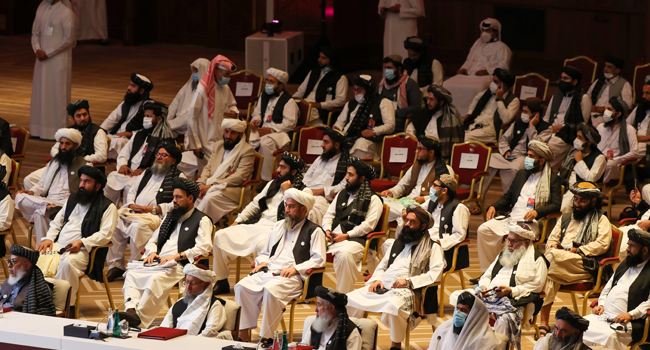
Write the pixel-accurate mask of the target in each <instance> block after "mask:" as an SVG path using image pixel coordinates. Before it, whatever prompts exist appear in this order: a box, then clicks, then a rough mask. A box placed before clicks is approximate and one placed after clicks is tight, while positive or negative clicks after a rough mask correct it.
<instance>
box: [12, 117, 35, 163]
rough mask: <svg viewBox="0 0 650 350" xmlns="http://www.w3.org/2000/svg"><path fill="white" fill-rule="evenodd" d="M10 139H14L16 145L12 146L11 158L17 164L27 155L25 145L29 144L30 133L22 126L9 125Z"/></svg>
mask: <svg viewBox="0 0 650 350" xmlns="http://www.w3.org/2000/svg"><path fill="white" fill-rule="evenodd" d="M9 127H10V128H11V138H12V140H13V139H16V144H15V146H14V155H13V156H11V158H13V159H14V160H15V161H17V162H18V163H21V164H22V162H23V160H24V159H25V156H26V155H27V143H28V142H29V137H30V136H31V133H30V132H29V131H27V129H25V128H24V127H23V126H22V125H16V124H11V125H9Z"/></svg>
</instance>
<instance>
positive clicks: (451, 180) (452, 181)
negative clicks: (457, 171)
mask: <svg viewBox="0 0 650 350" xmlns="http://www.w3.org/2000/svg"><path fill="white" fill-rule="evenodd" d="M438 181H440V183H441V184H443V185H444V186H445V187H447V188H449V189H450V190H452V191H454V192H456V189H457V188H458V181H456V178H455V177H453V176H451V175H449V174H442V175H440V178H439V179H438Z"/></svg>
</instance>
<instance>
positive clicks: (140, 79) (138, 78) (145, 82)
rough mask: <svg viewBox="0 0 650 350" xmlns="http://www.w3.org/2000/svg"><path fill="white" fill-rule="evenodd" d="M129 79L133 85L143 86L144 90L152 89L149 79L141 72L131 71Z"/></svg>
mask: <svg viewBox="0 0 650 350" xmlns="http://www.w3.org/2000/svg"><path fill="white" fill-rule="evenodd" d="M131 81H132V82H133V83H134V84H135V85H137V86H139V87H141V88H143V89H144V91H146V92H149V91H151V90H152V89H153V83H152V82H151V79H149V78H147V77H146V76H144V75H142V74H137V73H131Z"/></svg>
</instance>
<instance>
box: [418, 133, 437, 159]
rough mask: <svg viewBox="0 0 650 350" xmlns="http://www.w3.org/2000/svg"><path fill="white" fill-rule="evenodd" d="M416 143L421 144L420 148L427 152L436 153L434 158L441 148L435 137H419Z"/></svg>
mask: <svg viewBox="0 0 650 350" xmlns="http://www.w3.org/2000/svg"><path fill="white" fill-rule="evenodd" d="M418 142H419V143H421V144H422V146H424V147H425V148H426V149H427V150H429V151H436V157H437V156H438V154H439V153H440V150H441V148H442V144H441V143H440V140H438V139H437V138H435V137H431V136H425V135H420V137H418Z"/></svg>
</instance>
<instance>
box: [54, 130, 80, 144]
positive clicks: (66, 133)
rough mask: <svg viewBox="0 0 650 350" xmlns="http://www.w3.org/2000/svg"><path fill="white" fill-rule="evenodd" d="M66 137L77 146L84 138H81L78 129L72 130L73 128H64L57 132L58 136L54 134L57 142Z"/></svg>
mask: <svg viewBox="0 0 650 350" xmlns="http://www.w3.org/2000/svg"><path fill="white" fill-rule="evenodd" d="M62 137H65V138H66V139H68V140H70V141H72V142H73V143H76V144H77V145H78V144H80V143H81V140H83V136H81V133H80V132H79V130H77V129H72V128H63V129H59V130H57V131H56V134H54V138H55V139H56V141H57V142H58V141H61V138H62Z"/></svg>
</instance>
